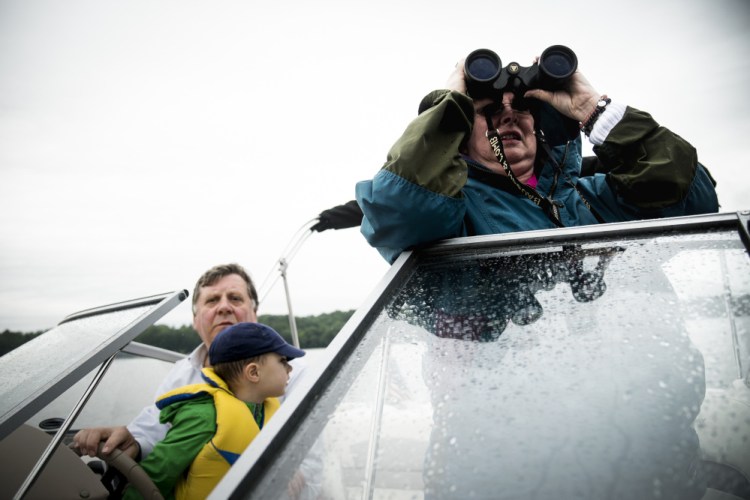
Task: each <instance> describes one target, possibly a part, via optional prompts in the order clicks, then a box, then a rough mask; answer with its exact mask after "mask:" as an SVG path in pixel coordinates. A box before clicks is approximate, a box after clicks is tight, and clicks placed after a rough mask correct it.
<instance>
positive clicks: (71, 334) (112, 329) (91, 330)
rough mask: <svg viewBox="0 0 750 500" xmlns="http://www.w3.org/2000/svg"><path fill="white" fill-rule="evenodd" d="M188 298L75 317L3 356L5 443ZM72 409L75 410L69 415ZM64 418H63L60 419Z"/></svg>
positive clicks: (156, 299)
mask: <svg viewBox="0 0 750 500" xmlns="http://www.w3.org/2000/svg"><path fill="white" fill-rule="evenodd" d="M185 297H187V292H185V291H184V290H183V291H180V292H174V293H169V294H163V295H158V296H153V297H146V298H142V299H135V300H132V301H128V302H123V303H119V304H113V305H110V306H105V307H102V308H96V309H91V310H87V311H82V312H80V313H76V314H74V315H71V316H69V317H68V318H66V319H64V320H63V321H61V322H60V324H59V325H58V326H56V327H55V328H52V329H51V330H49V331H47V332H45V333H44V334H42V335H40V336H38V337H36V338H34V339H32V340H30V341H29V342H26V343H25V344H24V345H22V346H20V347H19V348H17V349H14V350H13V351H11V352H9V353H8V354H6V355H5V356H3V357H2V362H1V363H0V366H1V367H2V370H3V373H5V374H6V375H9V374H12V376H4V377H2V378H0V439H2V438H3V437H5V436H7V435H8V434H9V433H10V432H12V431H13V430H14V429H15V428H16V427H18V426H19V425H20V424H21V423H23V422H25V421H26V420H27V419H28V418H29V417H31V416H32V415H34V414H35V413H37V412H39V411H40V410H41V409H42V408H44V407H45V406H46V405H47V404H49V403H50V402H52V401H53V400H54V399H55V398H56V397H57V396H59V395H60V394H62V393H63V392H64V391H65V390H67V389H69V388H70V387H71V386H73V385H74V384H75V383H76V382H78V381H79V380H80V379H82V378H83V377H84V376H85V375H87V374H88V373H89V372H91V371H92V370H93V369H94V368H96V367H97V366H99V365H101V364H102V363H103V362H104V361H105V360H107V359H108V358H109V357H111V356H112V355H114V354H115V353H117V352H118V351H119V350H120V349H122V348H123V347H125V346H126V345H127V344H128V343H129V342H130V341H131V340H133V338H135V337H136V336H137V335H138V334H139V333H141V332H142V331H143V330H144V329H145V328H146V327H148V326H150V325H151V324H153V322H155V321H156V320H157V319H159V318H161V317H162V316H163V315H164V314H166V313H167V312H168V311H170V310H171V309H172V308H174V307H175V306H176V305H178V304H179V303H180V302H181V301H182V300H184V299H185ZM70 410H72V406H71V407H68V408H67V411H66V412H65V413H63V416H66V415H67V413H69V412H70ZM58 416H59V415H58Z"/></svg>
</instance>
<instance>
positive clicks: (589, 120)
mask: <svg viewBox="0 0 750 500" xmlns="http://www.w3.org/2000/svg"><path fill="white" fill-rule="evenodd" d="M610 102H612V99H610V98H609V97H607V95H606V94H605V95H603V96H601V97H600V98H599V100H598V101H597V103H596V107H595V108H594V110H593V111H592V112H591V114H589V116H587V117H586V119H585V120H584V121H582V122H581V125H580V126H581V130H582V131H583V133H584V134H586V137H588V136H589V135H590V134H591V130H592V129H593V128H594V124H595V123H596V120H598V119H599V115H601V114H602V113H603V112H604V110H605V109H606V107H607V104H609V103H610Z"/></svg>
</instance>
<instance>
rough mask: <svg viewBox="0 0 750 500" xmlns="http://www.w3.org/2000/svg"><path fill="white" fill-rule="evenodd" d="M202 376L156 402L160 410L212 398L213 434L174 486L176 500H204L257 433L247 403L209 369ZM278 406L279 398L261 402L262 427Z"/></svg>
mask: <svg viewBox="0 0 750 500" xmlns="http://www.w3.org/2000/svg"><path fill="white" fill-rule="evenodd" d="M202 372H203V379H204V380H205V381H206V383H202V384H193V385H187V386H184V387H179V388H177V389H174V390H172V391H169V392H167V393H165V394H163V395H162V396H161V397H159V399H158V400H157V401H156V406H157V407H158V408H159V409H160V410H161V409H163V408H165V407H167V406H169V405H171V404H173V403H176V402H181V401H185V400H188V399H193V398H197V397H203V396H205V395H207V394H209V395H211V396H213V398H214V407H215V408H216V433H215V434H214V436H213V438H211V440H210V441H209V442H207V443H206V444H205V446H203V448H202V449H201V451H200V452H199V453H198V455H197V456H196V457H195V459H194V460H193V462H192V464H190V467H189V468H188V470H187V471H186V472H185V474H184V476H183V477H182V478H181V479H180V481H178V483H177V485H176V486H175V498H176V499H177V500H182V499H190V498H206V497H207V496H208V494H209V493H211V490H213V489H214V487H215V486H216V485H217V484H219V481H220V480H221V478H222V477H224V474H226V473H227V471H228V470H229V468H230V467H231V466H232V464H234V462H235V461H237V459H238V458H239V456H240V455H241V454H242V452H243V451H245V448H247V446H248V445H249V444H250V443H251V442H252V440H253V439H255V436H257V435H258V432H260V427H259V426H258V424H257V423H256V421H255V418H254V417H253V414H252V412H251V411H250V408H249V407H248V406H247V403H245V402H244V401H241V400H239V399H237V398H236V397H235V396H234V394H233V393H232V391H231V390H229V387H228V386H227V384H226V382H224V381H223V380H222V379H221V378H219V376H218V375H216V373H215V372H214V371H213V369H212V368H203V370H202ZM279 405H280V403H279V400H278V398H267V399H266V400H265V401H264V402H263V412H264V416H263V420H262V422H263V424H264V425H265V424H266V423H267V422H268V420H270V419H271V417H272V416H273V414H274V413H275V412H276V410H277V409H278V408H279Z"/></svg>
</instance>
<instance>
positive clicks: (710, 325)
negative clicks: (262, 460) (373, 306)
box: [254, 232, 750, 500]
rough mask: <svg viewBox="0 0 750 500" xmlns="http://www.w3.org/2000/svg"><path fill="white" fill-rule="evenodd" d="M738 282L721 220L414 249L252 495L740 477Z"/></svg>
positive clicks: (610, 485)
mask: <svg viewBox="0 0 750 500" xmlns="http://www.w3.org/2000/svg"><path fill="white" fill-rule="evenodd" d="M749 298H750V262H749V260H748V255H747V252H746V250H745V249H744V247H743V245H742V244H741V242H740V241H739V240H738V239H737V236H736V233H734V232H716V233H709V234H695V235H667V236H662V237H657V238H654V237H649V238H647V239H638V238H633V239H627V240H621V241H603V242H600V243H597V244H585V245H576V246H562V247H546V248H543V247H527V248H515V249H512V250H504V251H496V252H494V253H493V252H490V251H482V252H477V251H476V250H475V251H472V252H471V253H467V254H465V255H462V254H460V253H459V254H457V255H454V256H451V257H448V258H446V257H444V256H443V257H439V258H433V259H423V262H421V263H420V264H419V265H418V267H417V268H416V270H415V271H414V273H413V275H412V276H411V277H410V278H409V280H408V282H407V283H406V284H405V285H404V286H403V287H402V289H401V290H400V291H399V292H398V293H397V295H396V296H395V297H394V298H393V299H392V300H391V301H390V303H389V304H388V306H387V307H386V308H385V310H384V311H382V312H381V313H380V315H379V317H378V318H377V320H376V321H375V322H374V323H373V325H372V327H371V328H370V329H369V331H368V332H367V334H366V335H365V338H364V339H363V341H362V342H361V343H360V345H359V346H358V349H357V351H356V352H355V354H354V355H353V356H351V357H350V359H348V360H347V361H346V362H345V363H344V364H343V366H341V367H340V369H339V372H338V375H337V377H336V379H335V380H334V381H333V382H332V384H331V385H330V386H329V387H328V389H327V390H326V392H325V393H324V394H323V395H322V396H321V398H320V400H319V403H318V404H317V406H316V407H315V409H314V410H313V411H312V413H311V414H310V415H309V416H307V418H306V419H305V420H304V421H303V423H302V425H301V426H300V428H299V429H298V430H297V432H296V434H295V436H294V437H293V438H292V441H291V442H290V444H289V445H288V446H287V447H286V448H285V450H284V451H283V453H282V454H280V456H279V459H278V461H277V463H275V464H273V466H272V467H268V468H267V470H266V471H264V480H263V482H262V484H261V487H260V488H259V491H256V492H254V493H255V494H257V496H258V497H260V498H278V497H279V496H280V494H279V492H280V491H281V492H283V491H286V488H285V486H286V485H287V483H289V481H290V480H291V478H292V477H293V476H294V475H295V474H299V473H301V474H302V475H303V476H304V477H305V479H306V480H307V485H308V488H307V490H306V492H305V494H309V495H310V496H309V498H315V495H317V494H320V495H322V497H323V498H461V499H463V498H493V499H506V498H507V499H511V498H513V499H515V498H545V499H546V498H549V499H558V498H591V499H601V498H622V499H633V498H638V499H644V498H660V499H680V500H682V499H691V498H696V499H700V498H703V496H704V493H705V492H706V488H707V487H709V486H710V487H713V488H717V489H721V490H723V491H734V492H737V491H741V488H743V487H745V485H746V480H745V483H742V481H743V478H742V477H738V476H737V473H736V470H735V468H737V466H738V464H739V465H743V462H742V461H743V460H745V462H744V466H745V467H748V466H750V464H749V463H747V450H748V449H750V447H749V446H748V443H750V404H749V403H748V402H750V389H748V377H749V376H748V368H749V367H750V351H749V350H748V346H749V345H750V331H749V330H750V316H749V310H748V309H749V307H748V299H749ZM739 468H740V470H742V468H741V467H739ZM744 470H745V473H747V472H748V469H747V468H745V469H744ZM281 496H283V495H281ZM738 496H741V495H738Z"/></svg>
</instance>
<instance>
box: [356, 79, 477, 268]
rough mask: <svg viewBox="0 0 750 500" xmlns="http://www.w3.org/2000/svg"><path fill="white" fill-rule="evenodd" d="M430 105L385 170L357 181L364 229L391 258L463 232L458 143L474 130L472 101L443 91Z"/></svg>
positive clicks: (463, 166) (372, 242) (434, 95)
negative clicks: (424, 244) (372, 176)
mask: <svg viewBox="0 0 750 500" xmlns="http://www.w3.org/2000/svg"><path fill="white" fill-rule="evenodd" d="M425 102H427V103H428V105H427V106H425V105H424V103H425ZM430 104H431V106H430ZM425 107H426V108H428V109H426V110H424V111H423V112H422V113H421V114H420V115H419V116H418V117H417V118H416V119H415V120H414V121H412V122H411V123H410V124H409V126H408V127H407V129H406V131H405V132H404V134H403V135H402V136H401V138H400V139H399V140H398V141H397V142H396V143H395V144H394V145H393V147H392V148H391V150H390V151H389V153H388V156H387V159H386V162H385V165H383V167H382V169H381V170H380V171H379V172H378V173H377V174H376V175H375V177H374V178H373V179H372V180H368V181H363V182H359V183H358V184H357V186H356V197H357V202H358V203H359V206H360V208H361V209H362V212H363V214H364V217H363V220H362V226H361V229H360V230H361V232H362V234H363V235H364V236H365V238H366V239H367V241H368V242H369V243H370V245H372V246H374V247H376V248H378V250H379V251H380V253H381V254H382V255H383V256H384V257H385V258H386V260H388V261H389V262H393V261H394V260H395V259H396V257H398V255H399V254H400V253H401V252H402V251H403V250H405V249H407V248H410V247H413V246H416V245H420V244H423V243H428V242H433V241H436V240H439V239H443V238H449V237H454V236H459V235H461V230H462V229H461V228H462V224H463V217H464V213H465V210H466V209H465V206H464V200H463V195H462V193H461V190H462V189H463V187H464V185H465V184H466V179H467V166H466V163H465V162H464V161H463V160H462V159H461V157H460V155H459V147H460V146H461V143H462V142H463V141H464V139H465V138H466V137H467V136H468V134H470V133H471V127H472V125H473V122H474V107H473V102H472V100H471V99H470V98H469V97H467V96H466V95H463V94H461V93H458V92H450V91H447V90H443V91H435V92H433V93H431V94H429V95H428V96H427V97H426V98H425V100H423V105H422V106H420V108H425Z"/></svg>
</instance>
